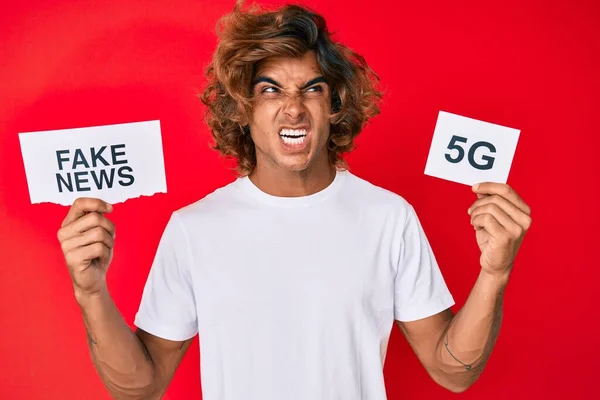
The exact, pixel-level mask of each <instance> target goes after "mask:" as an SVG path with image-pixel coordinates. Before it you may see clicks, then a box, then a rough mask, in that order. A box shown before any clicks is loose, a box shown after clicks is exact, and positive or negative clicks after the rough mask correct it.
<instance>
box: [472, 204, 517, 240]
mask: <svg viewBox="0 0 600 400" xmlns="http://www.w3.org/2000/svg"><path fill="white" fill-rule="evenodd" d="M484 214H489V215H491V216H492V217H493V218H494V219H495V220H496V222H497V223H499V224H500V225H501V226H502V228H504V230H505V231H506V232H508V233H509V234H510V236H511V237H513V238H518V237H520V236H521V235H522V234H523V228H522V227H521V226H520V225H519V224H517V223H516V222H515V221H514V220H513V219H512V218H511V217H510V216H509V215H508V214H507V213H506V212H505V211H504V210H503V209H501V208H500V207H499V206H498V205H497V204H494V203H488V204H485V205H483V206H479V207H476V208H474V209H473V211H472V212H471V223H472V221H473V220H474V218H475V217H477V216H479V215H484Z"/></svg>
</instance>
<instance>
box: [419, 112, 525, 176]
mask: <svg viewBox="0 0 600 400" xmlns="http://www.w3.org/2000/svg"><path fill="white" fill-rule="evenodd" d="M519 133H520V131H519V130H517V129H513V128H507V127H505V126H501V125H496V124H492V123H489V122H484V121H479V120H476V119H472V118H467V117H463V116H460V115H456V114H451V113H448V112H444V111H440V113H439V116H438V120H437V124H436V126H435V132H434V134H433V140H432V142H431V148H430V150H429V157H428V158H427V165H426V166H425V174H426V175H430V176H435V177H438V178H442V179H446V180H449V181H453V182H458V183H463V184H465V185H474V184H475V183H479V182H498V183H506V181H507V179H508V173H509V171H510V166H511V164H512V160H513V157H514V154H515V150H516V148H517V141H518V140H519Z"/></svg>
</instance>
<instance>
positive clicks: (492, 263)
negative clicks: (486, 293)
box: [468, 182, 531, 277]
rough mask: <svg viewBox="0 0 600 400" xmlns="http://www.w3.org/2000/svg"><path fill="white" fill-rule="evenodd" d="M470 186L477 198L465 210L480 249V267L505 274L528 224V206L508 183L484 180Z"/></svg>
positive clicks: (495, 273) (529, 219)
mask: <svg viewBox="0 0 600 400" xmlns="http://www.w3.org/2000/svg"><path fill="white" fill-rule="evenodd" d="M472 189H473V192H475V193H477V197H478V199H477V200H476V201H475V202H474V203H473V205H472V206H471V207H470V208H469V211H468V212H469V215H470V216H471V225H473V227H474V229H475V231H476V237H477V244H478V245H479V249H480V250H481V258H480V263H481V268H483V270H484V271H486V272H488V273H490V274H491V275H493V276H499V277H505V276H507V275H508V274H509V272H510V270H511V268H512V265H513V261H514V259H515V256H516V255H517V251H518V250H519V246H520V245H521V242H522V241H523V237H524V236H525V233H527V230H529V227H530V226H531V216H530V215H531V209H530V208H529V206H528V205H527V204H526V203H525V202H524V201H523V200H522V199H521V197H519V195H518V194H517V192H515V191H514V190H513V189H512V188H511V187H510V186H508V185H505V184H502V183H492V182H484V183H480V184H478V185H474V186H473V188H472Z"/></svg>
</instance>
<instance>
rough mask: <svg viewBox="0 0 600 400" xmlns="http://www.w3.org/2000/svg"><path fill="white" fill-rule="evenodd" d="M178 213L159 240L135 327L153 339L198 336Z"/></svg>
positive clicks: (189, 266) (187, 249)
mask: <svg viewBox="0 0 600 400" xmlns="http://www.w3.org/2000/svg"><path fill="white" fill-rule="evenodd" d="M188 245H189V242H188V238H187V236H186V232H185V231H184V227H183V224H182V222H181V220H180V217H179V215H178V214H177V212H174V213H173V214H172V215H171V218H170V220H169V222H168V223H167V226H166V227H165V230H164V232H163V234H162V237H161V239H160V242H159V245H158V249H157V251H156V255H155V257H154V261H153V263H152V267H151V268H150V273H149V275H148V279H147V281H146V285H145V287H144V292H143V294H142V300H141V303H140V307H139V310H138V312H137V314H136V316H135V320H134V324H135V325H136V326H137V327H139V328H140V329H143V330H145V331H147V332H149V333H151V334H153V335H155V336H158V337H161V338H163V339H167V340H175V341H183V340H187V339H189V338H191V337H193V336H194V335H196V333H198V323H197V315H196V304H195V300H194V290H193V284H192V279H191V272H190V271H191V265H190V261H191V260H190V256H189V255H190V251H189V248H188V247H187V246H188Z"/></svg>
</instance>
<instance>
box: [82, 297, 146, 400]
mask: <svg viewBox="0 0 600 400" xmlns="http://www.w3.org/2000/svg"><path fill="white" fill-rule="evenodd" d="M77 301H78V303H79V306H80V308H81V311H82V315H83V320H84V324H85V327H86V330H87V335H88V344H89V349H90V354H91V358H92V361H93V363H94V365H95V367H96V369H97V370H98V373H99V374H100V377H101V378H102V380H103V382H104V384H105V386H106V387H107V389H108V390H109V391H110V393H111V395H112V396H113V397H114V398H115V399H141V398H144V399H146V398H148V395H149V394H150V393H151V392H152V390H153V387H152V385H153V382H154V366H153V363H152V359H151V357H150V355H149V354H148V352H147V350H146V348H145V346H144V344H143V343H142V342H141V341H140V340H139V339H138V337H137V336H136V335H135V333H133V332H132V331H131V329H130V328H129V326H128V325H127V323H126V322H125V321H124V320H123V317H122V316H121V313H120V312H119V310H118V309H117V307H116V305H115V303H114V302H113V300H112V298H111V297H110V294H109V293H108V290H104V291H103V292H102V293H101V294H99V295H96V296H93V297H89V296H77Z"/></svg>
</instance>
